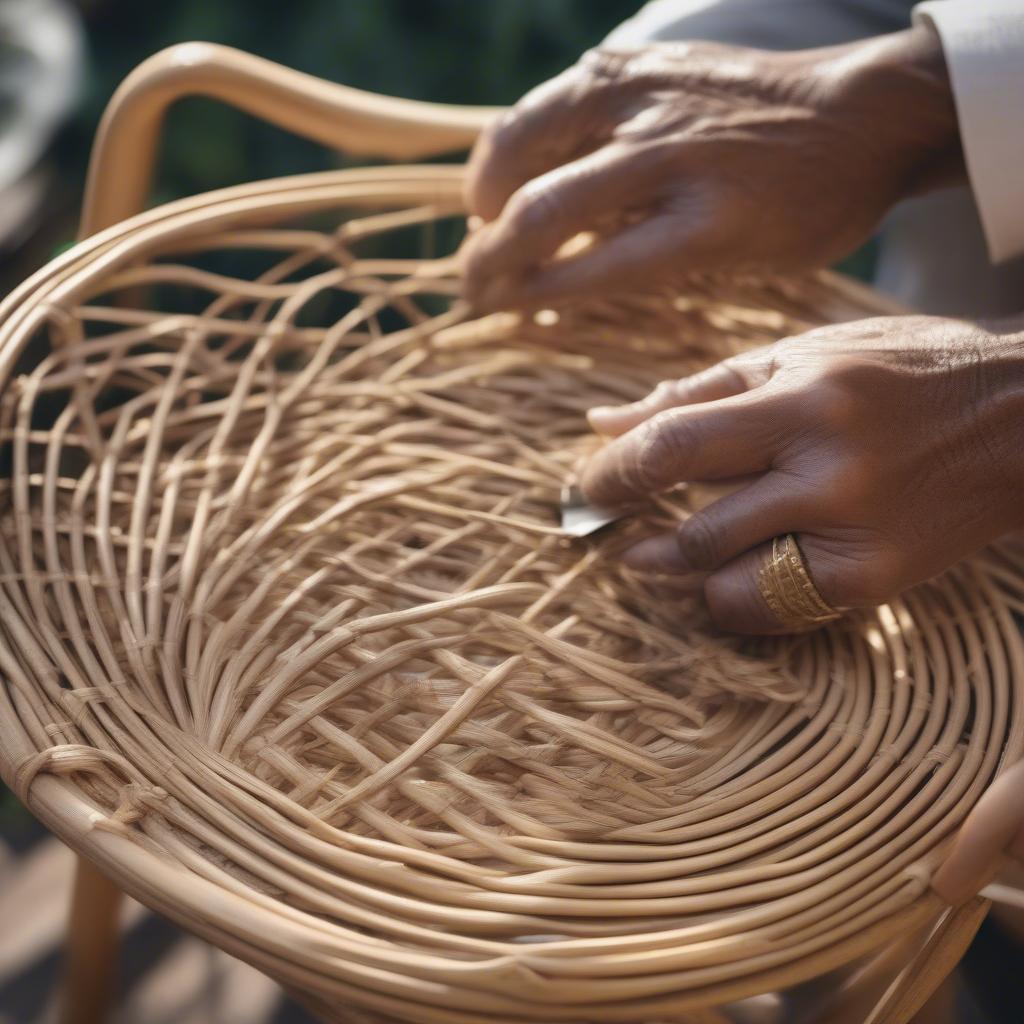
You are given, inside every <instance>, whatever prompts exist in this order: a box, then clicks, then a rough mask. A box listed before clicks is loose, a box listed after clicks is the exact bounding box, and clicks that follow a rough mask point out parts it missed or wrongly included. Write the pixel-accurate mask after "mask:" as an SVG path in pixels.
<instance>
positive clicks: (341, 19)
mask: <svg viewBox="0 0 1024 1024" xmlns="http://www.w3.org/2000/svg"><path fill="white" fill-rule="evenodd" d="M638 6H639V0H514V2H513V0H492V2H490V3H480V2H478V0H476V2H474V0H290V2H287V3H281V2H280V0H218V2H213V3H211V2H210V0H177V2H166V3H162V4H139V3H137V2H135V0H99V2H91V3H85V4H84V5H83V13H84V15H85V18H86V25H87V30H88V34H89V49H90V69H89V75H88V85H87V93H86V96H85V99H84V102H83V104H82V107H81V110H80V112H79V115H78V116H77V118H76V120H75V122H74V125H73V126H72V129H71V130H70V131H69V132H68V133H66V137H65V140H64V156H65V159H64V160H63V161H62V166H63V168H64V171H65V173H66V174H72V175H78V176H79V178H81V176H83V175H84V172H85V164H86V159H87V155H88V146H89V143H90V141H91V139H92V136H93V133H94V131H95V127H96V124H97V122H98V120H99V116H100V113H101V112H102V109H103V106H104V104H105V103H106V101H107V100H108V99H109V97H110V95H111V93H112V92H113V90H114V89H115V88H116V86H117V84H118V83H119V82H120V81H121V79H123V78H124V76H125V75H126V74H127V73H128V72H129V71H130V70H131V69H132V68H133V67H134V66H135V65H136V64H138V63H139V62H140V61H141V60H143V59H144V58H145V57H147V56H149V55H150V54H151V53H154V52H156V51H157V50H159V49H161V48H162V47H164V46H169V45H170V44H172V43H176V42H183V41H187V40H193V39H202V40H208V41H211V42H219V43H224V44H227V45H230V46H236V47H239V48H241V49H243V50H248V51H250V52H252V53H256V54H259V55H260V56H263V57H267V58H269V59H271V60H274V61H278V62H280V63H282V64H286V65H289V66H290V67H294V68H298V69H299V70H301V71H306V72H308V73H310V74H314V75H319V76H321V77H323V78H327V79H331V80H333V81H337V82H343V83H344V84H346V85H353V86H357V87H359V88H362V89H370V90H373V91H375V92H382V93H387V94H391V95H396V96H406V97H410V98H415V99H428V100H435V101H438V102H451V103H482V104H505V103H512V102H514V101H515V100H516V99H518V97H519V96H520V95H522V93H524V92H525V91H526V90H527V89H529V88H530V87H531V86H533V85H536V84H537V83H538V82H541V81H543V80H544V79H545V78H548V77H550V76H551V75H553V74H556V73H557V72H558V71H560V70H562V69H563V68H564V67H566V66H568V65H569V64H570V63H572V62H573V61H574V60H575V59H576V57H577V56H578V55H579V54H580V53H581V52H582V51H583V50H585V49H586V48H587V47H588V46H593V45H594V44H595V43H598V42H600V40H601V39H602V38H603V37H604V36H605V35H606V34H607V33H608V32H609V31H610V30H611V29H612V28H613V27H614V26H615V25H617V24H618V23H619V22H621V21H622V20H624V19H625V18H626V17H628V16H629V15H630V14H632V13H633V12H634V11H635V10H636V9H637V7H638ZM338 163H339V157H338V155H337V154H330V153H325V152H324V151H323V150H322V149H321V148H320V147H318V146H316V145H315V144H313V143H308V142H305V141H303V140H299V139H295V138H293V137H291V136H289V135H287V133H284V132H281V131H279V130H278V129H274V128H271V127H268V126H266V125H263V124H258V123H257V122H256V121H254V120H253V119H251V118H248V117H246V116H244V115H241V114H239V113H237V112H236V111H231V110H228V109H226V108H224V107H223V106H220V105H219V104H215V103H212V102H207V101H203V100H188V101H186V102H184V103H182V104H181V107H180V109H178V110H175V111H174V112H172V114H171V116H170V117H169V119H168V125H167V134H166V136H165V147H164V153H163V156H162V159H161V176H160V181H159V187H158V191H157V196H158V198H164V199H166V198H172V197H175V196H180V195H185V194H191V193H194V192H199V191H203V190H206V189H210V188H217V187H220V186H224V185H229V184H235V183H237V182H240V181H248V180H252V179H255V178H265V177H274V176H277V175H282V174H293V173H297V172H302V171H312V170H319V169H323V168H325V167H330V166H337V165H338Z"/></svg>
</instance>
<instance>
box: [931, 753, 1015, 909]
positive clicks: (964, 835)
mask: <svg viewBox="0 0 1024 1024" xmlns="http://www.w3.org/2000/svg"><path fill="white" fill-rule="evenodd" d="M1010 859H1016V860H1017V861H1019V862H1021V863H1024V761H1020V762H1018V763H1017V764H1015V765H1014V766H1013V767H1012V768H1011V769H1010V770H1009V771H1007V772H1005V773H1004V774H1003V775H1001V776H1000V777H999V778H998V779H996V781H995V783H994V784H993V785H992V786H991V787H990V789H989V790H988V792H987V793H986V794H985V795H984V796H983V797H982V798H981V800H979V801H978V803H977V804H976V805H975V807H974V809H973V810H972V811H971V813H970V814H969V815H968V816H967V820H966V821H965V822H964V824H963V827H962V828H961V829H960V833H959V835H957V837H956V841H955V843H954V844H953V850H952V852H951V853H950V855H949V857H948V858H947V859H946V860H945V862H944V863H943V864H942V866H941V867H940V868H939V870H938V871H936V872H935V875H934V877H933V878H932V888H933V889H934V890H935V891H936V892H937V893H938V894H939V895H940V896H941V897H942V898H943V899H944V900H946V902H947V903H950V904H952V905H954V906H956V905H957V904H960V903H964V902H965V901H966V900H969V899H970V898H971V897H972V896H975V895H976V894H977V893H978V892H980V891H981V890H982V889H983V888H984V887H985V886H986V885H987V884H988V883H989V882H991V881H992V880H993V879H994V878H995V877H996V876H997V875H998V874H999V873H1000V871H1001V870H1002V869H1003V868H1004V867H1005V866H1006V864H1007V862H1008V861H1009V860H1010Z"/></svg>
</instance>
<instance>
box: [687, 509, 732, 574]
mask: <svg viewBox="0 0 1024 1024" xmlns="http://www.w3.org/2000/svg"><path fill="white" fill-rule="evenodd" d="M676 544H677V545H678V546H679V553H680V554H681V555H682V556H683V560H684V561H685V562H686V564H687V565H688V566H690V568H692V569H698V570H702V571H707V570H710V569H714V568H715V567H716V566H718V565H719V564H721V561H722V559H721V557H720V552H721V537H720V535H719V531H718V530H717V529H716V528H715V526H714V524H713V523H712V521H711V518H710V516H708V515H707V514H706V513H704V512H694V513H693V515H691V516H690V518H689V519H687V520H686V521H685V522H684V523H682V524H681V525H680V526H679V529H678V530H677V531H676Z"/></svg>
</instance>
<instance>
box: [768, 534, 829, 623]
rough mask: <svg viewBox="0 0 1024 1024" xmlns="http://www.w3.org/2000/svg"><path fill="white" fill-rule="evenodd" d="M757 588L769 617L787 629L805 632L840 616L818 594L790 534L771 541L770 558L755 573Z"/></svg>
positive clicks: (794, 538)
mask: <svg viewBox="0 0 1024 1024" xmlns="http://www.w3.org/2000/svg"><path fill="white" fill-rule="evenodd" d="M757 589H758V590H759V591H760V592H761V596H762V597H763V598H764V602H765V604H766V605H768V607H769V608H770V609H771V610H772V614H773V615H774V616H775V617H776V618H777V619H778V620H779V622H780V623H781V624H782V625H783V626H785V627H786V628H787V629H806V628H807V627H808V626H816V625H818V624H819V623H822V622H831V621H832V620H833V619H838V618H839V616H840V614H841V612H839V611H838V610H837V609H835V608H833V607H832V606H831V605H830V604H829V603H828V602H827V601H826V600H825V599H824V598H823V597H822V596H821V594H819V593H818V588H817V587H816V586H815V585H814V581H813V580H812V579H811V574H810V573H809V572H808V571H807V563H806V562H805V561H804V556H803V554H802V553H801V551H800V546H799V545H798V544H797V542H796V537H794V536H793V534H791V533H787V534H786V535H785V536H784V537H775V538H774V539H773V540H772V554H771V558H769V559H768V561H767V562H766V563H765V564H764V565H763V566H762V568H761V572H760V573H759V574H758V577H757Z"/></svg>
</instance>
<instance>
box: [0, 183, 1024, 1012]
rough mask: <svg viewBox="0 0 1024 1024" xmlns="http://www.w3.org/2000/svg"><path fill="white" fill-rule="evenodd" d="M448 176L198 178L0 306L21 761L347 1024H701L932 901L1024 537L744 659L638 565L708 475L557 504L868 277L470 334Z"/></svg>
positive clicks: (154, 887) (723, 292)
mask: <svg viewBox="0 0 1024 1024" xmlns="http://www.w3.org/2000/svg"><path fill="white" fill-rule="evenodd" d="M458 195H459V174H458V171H456V170H455V169H446V168H433V169H426V168H406V169H401V170H390V171H382V170H380V169H377V170H374V171H366V172H360V171H352V172H337V173H333V174H326V175H317V176H312V177H307V178H300V179H293V180H289V181H287V182H276V183H260V184H256V185H251V186H245V187H242V188H238V189H232V190H228V191H226V192H223V193H218V194H213V195H207V196H203V197H199V198H198V199H195V200H190V201H187V202H182V203H177V204H173V205H170V206H167V207H163V208H159V209H157V210H154V211H150V212H149V213H147V214H144V215H142V216H140V217H138V218H135V219H133V220H132V221H129V222H126V223H123V224H120V225H116V226H115V227H114V228H111V229H109V230H108V231H106V232H104V233H103V234H101V235H99V236H97V237H95V238H93V239H90V240H88V241H87V242H85V243H83V244H81V245H80V246H78V247H77V248H76V249H74V250H72V251H70V252H69V253H67V254H65V255H64V256H62V257H60V258H59V259H58V260H56V261H55V262H54V263H53V264H51V265H50V266H49V267H47V268H46V269H45V270H44V271H42V272H41V273H40V274H38V275H37V276H36V277H35V278H33V279H32V280H31V281H30V282H28V283H27V284H26V285H25V286H23V287H22V288H21V289H20V290H19V291H18V292H16V293H15V294H14V295H12V296H11V297H10V298H9V299H8V300H7V301H6V302H5V303H4V304H3V305H2V306H0V388H2V391H0V441H2V444H3V456H4V458H5V460H6V462H7V468H8V469H9V480H8V481H7V482H6V483H5V484H4V488H5V498H4V505H3V509H2V513H0V673H2V685H0V767H2V768H3V774H4V777H5V779H6V780H7V782H8V783H9V784H10V785H12V786H13V787H15V789H16V790H17V791H18V792H19V793H20V794H21V795H22V796H23V798H25V799H26V800H27V802H28V804H29V806H30V807H32V808H33V810H35V812H36V813H37V814H39V815H40V816H41V817H42V818H43V819H44V820H45V821H46V822H47V824H49V825H50V827H52V828H53V829H54V830H55V831H57V832H58V833H60V834H61V835H62V836H64V838H66V839H67V840H68V841H69V842H70V843H71V844H72V845H73V846H75V847H76V848H77V849H78V850H80V851H81V852H83V853H84V854H85V855H86V856H88V857H90V858H91V859H93V860H94V861H95V862H96V863H98V864H99V865H100V866H101V867H102V868H103V869H104V870H105V871H106V872H107V873H109V874H110V875H111V876H112V877H113V878H114V879H116V881H117V882H118V884H119V885H121V886H123V887H124V888H125V889H126V890H127V891H128V892H130V893H132V894H133V895H135V896H136V897H138V898H139V899H141V900H142V901H143V902H145V903H147V904H149V905H150V906H152V907H154V908H155V909H157V910H159V911H161V912H163V913H166V914H168V915H169V916H171V917H173V918H175V919H176V920H178V921H180V922H182V923H183V924H185V925H186V926H187V927H189V928H191V929H192V930H193V931H195V932H197V933H198V934H200V935H203V936H205V937H207V938H209V939H210V940H211V941H213V942H216V943H217V944H218V945H220V946H222V947H223V948H225V949H227V950H229V951H230V952H232V953H235V954H237V955H239V956H241V957H243V958H245V959H247V960H249V961H251V962H253V963H255V964H257V965H258V966H260V967H262V968H263V969H265V970H267V971H268V972H269V973H271V974H273V975H274V976H275V977H277V978H278V979H280V980H281V981H282V983H283V984H285V985H286V986H288V987H289V988H291V989H292V990H295V991H299V992H301V993H302V996H303V998H304V999H305V1000H306V1001H307V1002H308V1003H309V1004H310V1005H314V1006H317V1007H318V1008H319V1009H320V1011H321V1012H322V1013H323V1014H324V1015H325V1016H336V1017H337V1018H338V1019H345V1020H370V1019H371V1018H375V1017H376V1016H379V1015H385V1016H390V1017H394V1018H398V1019H402V1020H413V1021H430V1022H465V1024H469V1022H479V1021H482V1020H487V1021H497V1022H501V1021H505V1022H514V1021H543V1022H549V1024H550V1022H553V1021H561V1020H573V1021H594V1022H596V1021H602V1022H603V1021H638V1022H650V1021H654V1020H657V1021H665V1020H685V1019H687V1018H686V1014H687V1013H689V1012H691V1011H694V1010H696V1009H698V1008H702V1007H709V1006H715V1005H720V1004H722V1003H724V1002H727V1001H728V1000H731V999H736V998H739V997H741V996H744V995H749V994H752V993H755V992H760V991H765V990H769V989H772V988H776V987H778V986H782V985H786V984H790V983H793V982H796V981H798V980H801V979H805V978H809V977H812V976H814V975H817V974H820V973H822V972H823V971H825V970H827V969H829V968H831V967H833V966H837V965H840V964H844V963H849V962H850V961H852V960H853V959H854V958H856V957H858V956H859V955H861V954H863V953H866V952H867V951H869V950H873V949H875V948H877V947H878V946H879V945H880V944H881V943H883V942H885V941H886V940H888V939H890V938H891V937H893V936H894V935H900V934H903V933H904V932H906V930H907V929H909V928H911V927H913V926H916V925H918V924H921V923H924V922H925V921H927V920H928V919H929V918H930V917H932V916H933V915H935V914H936V913H937V912H939V911H940V910H941V907H940V905H939V903H938V901H937V900H936V898H935V897H934V896H932V895H930V894H929V892H928V889H927V878H928V871H929V868H930V867H931V866H932V865H933V864H934V862H935V858H936V856H937V854H938V853H939V852H940V846H941V844H942V843H943V842H944V841H945V840H946V839H948V837H949V836H950V835H951V834H952V832H953V830H954V829H955V827H956V826H957V825H958V824H959V823H960V822H961V821H962V820H963V818H964V816H965V814H966V813H967V811H968V810H969V809H970V807H971V806H972V805H973V804H974V803H975V802H976V800H977V799H978V797H979V796H980V794H981V793H982V792H983V791H984V789H985V787H986V786H987V785H988V784H989V783H990V781H991V780H992V778H993V777H994V775H995V774H996V772H997V770H998V768H999V766H1000V764H1001V763H1003V762H1006V761H1008V760H1016V759H1017V758H1019V757H1020V755H1021V753H1022V749H1021V748H1022V738H1024V645H1022V643H1021V640H1020V636H1019V632H1018V627H1017V623H1016V621H1015V615H1017V614H1019V613H1020V612H1021V611H1022V609H1024V599H1022V592H1024V584H1022V580H1024V551H1022V549H1021V547H1020V546H1019V545H1011V544H1008V545H1004V546H1003V547H1001V548H1000V549H998V550H993V551H989V552H986V553H984V554H982V555H979V556H978V557H976V558H974V559H972V560H971V561H969V562H967V563H965V564H962V565H960V566H958V567H956V568H955V569H953V570H952V571H950V572H949V573H947V574H946V575H945V576H943V577H942V578H941V579H939V580H937V581H935V582H934V583H932V584H929V585H927V586H924V587H921V588H918V589H917V590H915V591H914V592H912V593H910V594H908V595H906V596H905V597H904V598H903V599H901V600H900V601H898V602H895V603H893V604H892V605H890V606H887V607H884V608H880V609H878V610H876V611H874V612H871V613H862V614H852V615H850V616H848V617H846V618H844V619H843V620H842V621H841V622H839V623H833V624H830V625H829V626H828V627H826V628H825V629H823V630H820V631H818V632H817V633H814V634H812V635H809V636H807V637H804V638H801V639H798V640H779V641H772V642H770V643H768V644H767V645H762V646H748V645H746V644H744V643H741V642H740V641H735V640H729V639H726V638H722V637H717V636H715V635H714V634H713V632H712V631H711V630H710V629H709V627H708V625H707V623H706V619H705V613H704V611H703V605H702V602H701V600H700V595H699V586H698V584H697V583H696V582H694V581H686V580H684V581H677V582H671V581H659V580H651V579H647V578H643V577H639V576H636V575H633V574H630V573H629V572H627V571H625V570H623V569H622V568H620V566H619V563H618V561H617V559H616V557H615V555H616V552H617V551H618V550H619V549H620V548H621V545H622V544H624V543H625V542H626V541H627V539H628V537H629V536H632V535H635V534H636V533H638V532H640V531H642V530H644V529H650V528H651V527H652V526H653V525H654V524H655V522H656V521H657V522H662V523H665V522H669V521H671V520H673V519H675V518H677V517H678V516H681V515H684V514H685V509H686V503H687V501H688V500H689V499H688V497H687V495H686V493H682V494H679V495H675V496H673V497H672V499H671V500H668V499H666V500H661V501H659V502H658V503H657V504H654V505H652V507H651V509H650V512H649V514H648V515H647V517H646V519H645V520H641V521H635V522H633V523H631V524H629V525H628V526H626V527H625V529H624V530H623V529H622V528H619V527H616V528H615V530H613V531H611V532H610V533H609V534H607V535H604V536H601V537H600V538H598V539H596V540H594V541H592V542H579V541H576V542H573V541H568V540H566V539H565V538H563V537H562V536H560V533H559V530H558V528H557V504H558V494H559V489H560V487H561V485H562V483H563V481H564V478H565V475H566V473H567V470H568V469H569V467H570V466H571V465H572V463H573V461H574V460H575V459H576V458H577V457H578V455H579V454H580V453H581V452H582V451H584V450H586V448H587V446H588V445H590V444H591V443H592V441H591V440H590V435H589V432H588V431H587V429H586V426H585V422H584V418H583V413H584V411H585V410H586V409H587V408H588V407H589V406H591V405H593V404H597V403H606V402H611V401H621V400H626V399H632V398H635V397H638V396H639V395H641V394H643V393H644V392H645V391H646V390H647V389H648V388H649V387H650V385H651V384H652V383H653V382H655V381H656V380H658V379H660V378H663V377H669V376H673V375H679V374H684V373H687V372H690V371H692V370H693V369H695V368H696V367H698V366H702V365H705V364H707V363H708V362H709V361H711V360H713V359H715V358H718V357H720V356H722V355H723V354H725V353H727V352H730V351H734V350H736V348H738V347H742V346H747V345H751V344H757V343H761V342H764V341H768V340H772V339H774V338H776V337H778V336H781V335H784V334H787V333H791V332H793V331H797V330H800V329H802V328H804V327H806V326H809V325H811V324H814V323H820V322H822V321H825V320H833V319H840V318H848V317H853V316H859V315H864V314H868V313H871V312H873V307H872V304H871V302H870V300H869V299H868V298H866V297H864V296H861V295H860V294H859V293H857V292H853V291H850V290H849V289H848V288H846V287H844V286H842V285H840V283H839V282H838V281H835V280H832V279H824V278H822V279H818V278H814V279H805V280H801V281H796V282H771V283H756V282H754V283H751V282H747V283H738V282H734V283H731V284H728V285H721V286H715V285H712V284H711V283H708V282H705V283H703V284H701V285H698V284H692V285H690V286H688V287H687V288H686V290H685V291H683V292H682V293H681V294H679V295H673V294H669V293H659V294H655V295H649V296H635V297H634V298H632V299H630V300H627V301H622V302H618V303H614V304H613V303H609V302H595V303H593V304H592V305H590V306H588V307H586V308H581V309H579V310H576V311H573V312H567V313H563V315H562V316H561V317H560V318H555V317H552V316H541V317H538V318H537V322H533V321H531V322H529V323H520V322H518V321H517V320H516V319H515V318H510V317H505V316H499V317H494V318H488V319H487V320H485V321H483V322H479V323H475V324H460V323H459V321H460V318H461V317H462V316H463V313H462V312H461V310H460V308H459V306H458V304H457V303H456V304H455V305H454V306H453V305H452V304H451V300H452V297H453V296H455V295H456V294H457V291H458V287H457V281H456V280H455V279H454V278H453V277H452V271H451V265H450V263H448V262H446V261H444V260H439V261H432V260H427V259H422V258H419V257H417V256H416V255H415V252H416V251H418V250H415V248H414V247H415V246H416V245H419V244H421V242H422V241H423V239H424V238H427V239H428V241H429V236H430V235H431V234H432V233H434V232H435V231H437V230H441V229H443V227H444V225H443V224H441V225H439V226H435V221H436V220H437V219H438V218H439V217H444V216H447V215H450V214H454V213H456V212H457V211H458V209H459V202H458ZM380 210H387V211H389V212H385V213H383V214H382V213H380V212H379V211H380ZM396 254H398V255H396ZM239 268H242V269H239ZM553 321H554V322H553Z"/></svg>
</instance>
